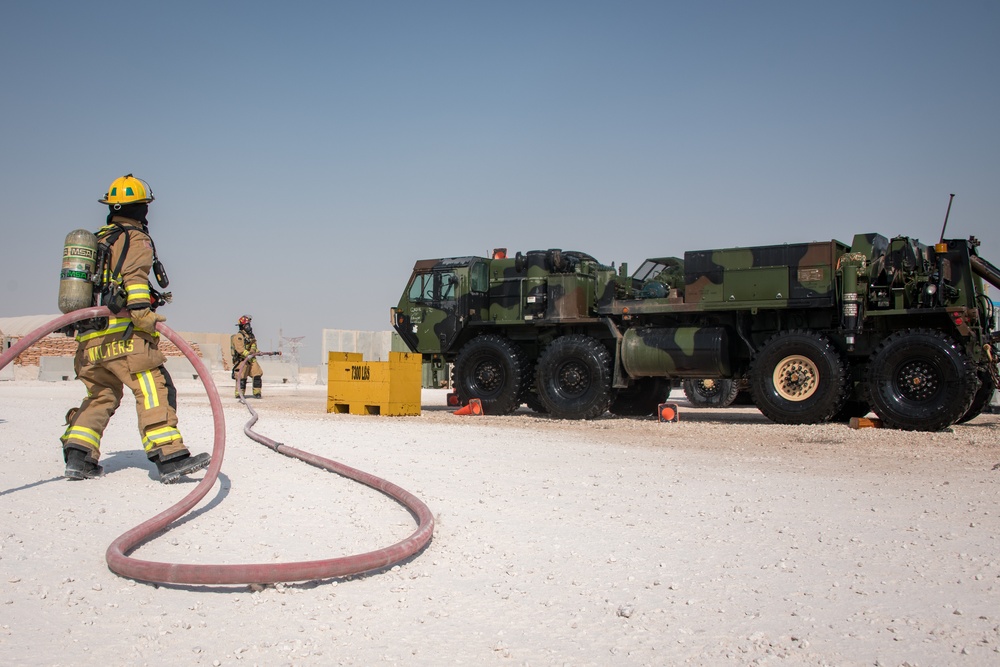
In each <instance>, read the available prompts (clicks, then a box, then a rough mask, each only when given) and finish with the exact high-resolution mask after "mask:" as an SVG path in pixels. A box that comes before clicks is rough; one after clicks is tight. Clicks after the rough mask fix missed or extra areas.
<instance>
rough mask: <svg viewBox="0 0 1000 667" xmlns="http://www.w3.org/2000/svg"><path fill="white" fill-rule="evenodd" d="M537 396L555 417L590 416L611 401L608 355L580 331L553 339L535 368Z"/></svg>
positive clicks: (600, 411) (585, 417)
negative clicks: (579, 332)
mask: <svg viewBox="0 0 1000 667" xmlns="http://www.w3.org/2000/svg"><path fill="white" fill-rule="evenodd" d="M535 378H536V379H535V385H536V388H537V390H538V398H539V399H540V400H541V402H542V404H544V405H545V407H546V408H547V409H548V412H549V415H551V416H552V417H554V418H556V419H593V418H594V417H599V416H600V415H602V414H604V413H605V412H606V411H607V409H608V406H609V405H610V404H611V355H610V354H608V350H607V348H605V347H604V345H602V344H601V343H600V342H599V341H597V340H595V339H594V338H591V337H590V336H584V335H580V334H570V335H567V336H562V337H560V338H556V339H555V340H554V341H552V343H550V344H549V345H548V347H546V348H545V350H544V351H543V352H542V355H541V357H540V358H539V360H538V366H537V367H536V368H535Z"/></svg>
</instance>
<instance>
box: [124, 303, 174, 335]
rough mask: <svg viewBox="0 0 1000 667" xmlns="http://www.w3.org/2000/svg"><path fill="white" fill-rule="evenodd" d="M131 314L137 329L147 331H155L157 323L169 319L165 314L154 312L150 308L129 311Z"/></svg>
mask: <svg viewBox="0 0 1000 667" xmlns="http://www.w3.org/2000/svg"><path fill="white" fill-rule="evenodd" d="M129 315H130V316H131V317H132V324H134V325H135V328H136V330H138V331H145V332H146V333H155V332H156V323H157V322H166V321H167V318H165V317H164V316H163V315H160V314H159V313H154V312H153V311H152V310H150V309H149V308H143V309H141V310H132V311H129Z"/></svg>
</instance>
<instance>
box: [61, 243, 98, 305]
mask: <svg viewBox="0 0 1000 667" xmlns="http://www.w3.org/2000/svg"><path fill="white" fill-rule="evenodd" d="M96 266H97V237H96V236H94V235H93V234H92V233H91V232H88V231H87V230H86V229H77V230H75V231H72V232H70V233H69V234H67V235H66V243H65V244H64V245H63V262H62V272H61V273H60V274H59V310H60V311H62V312H63V313H71V312H73V311H74V310H80V309H81V308H89V307H90V306H91V305H93V296H94V282H93V278H94V270H95V268H96Z"/></svg>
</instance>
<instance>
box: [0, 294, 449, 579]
mask: <svg viewBox="0 0 1000 667" xmlns="http://www.w3.org/2000/svg"><path fill="white" fill-rule="evenodd" d="M109 315H111V312H110V311H109V310H108V309H107V308H105V307H103V306H96V307H93V308H84V309H81V310H76V311H73V312H72V313H69V314H67V315H63V316H62V317H59V318H57V319H55V320H52V321H51V322H49V323H48V324H45V325H43V326H41V327H39V328H38V329H36V330H34V331H32V332H31V333H30V334H28V335H27V336H24V337H23V338H22V339H21V340H20V341H18V342H17V343H16V344H15V345H13V346H11V348H10V349H9V350H7V351H6V352H4V353H3V354H2V355H0V368H3V367H4V366H6V365H7V364H9V363H10V362H11V361H13V360H14V359H15V358H16V357H17V356H18V355H20V354H21V353H22V352H23V351H24V350H26V349H27V348H28V347H30V346H31V345H32V344H33V343H34V342H36V341H37V340H39V339H41V338H42V337H44V336H46V335H48V334H49V333H52V332H53V331H56V330H58V329H61V328H63V327H65V326H67V325H69V324H72V323H74V322H78V321H80V320H84V319H90V318H93V317H108V316H109ZM156 328H157V330H159V332H160V333H161V334H163V335H164V336H166V338H167V339H168V340H170V341H171V342H172V343H174V345H176V346H177V347H178V349H180V351H181V352H182V353H184V356H185V357H187V359H188V361H190V362H191V364H192V365H193V366H194V368H195V371H196V372H197V373H198V377H200V378H201V381H202V384H204V385H205V390H206V391H207V392H208V399H209V403H210V405H211V406H212V419H213V424H214V427H215V436H214V437H215V444H214V447H213V449H212V464H211V465H210V466H209V467H208V471H207V472H206V474H205V478H204V479H203V480H201V482H199V483H198V485H197V486H196V487H195V488H194V489H192V490H191V492H190V493H188V494H187V495H186V496H184V497H183V498H182V499H181V500H180V501H178V502H177V503H176V504H175V505H173V506H171V507H169V508H167V509H166V510H164V511H163V512H160V513H159V514H157V515H156V516H154V517H153V518H151V519H149V520H147V521H145V522H143V523H141V524H139V525H138V526H136V527H135V528H133V529H131V530H129V531H128V532H126V533H125V534H123V535H122V536H121V537H119V538H118V539H116V540H115V541H114V542H112V543H111V545H110V546H109V547H108V550H107V553H106V558H107V561H108V567H109V568H110V569H111V571H112V572H115V573H116V574H119V575H121V576H123V577H130V578H132V579H138V580H141V581H149V582H155V583H170V584H272V583H277V582H289V581H311V580H315V579H328V578H331V577H346V576H349V575H353V574H361V573H362V572H370V571H372V570H377V569H380V568H386V567H389V566H391V565H393V564H395V563H398V562H400V561H402V560H405V559H407V558H409V557H410V556H413V555H415V554H417V553H418V552H420V551H421V550H422V549H423V548H424V547H425V546H426V545H427V544H428V542H430V539H431V536H432V535H433V533H434V517H433V515H432V514H431V512H430V509H428V507H427V506H426V505H425V504H424V503H423V502H422V501H421V500H420V499H418V498H417V497H416V496H414V495H413V494H411V493H410V492H408V491H406V490H405V489H402V488H400V487H398V486H396V485H395V484H392V483H391V482H387V481H386V480H384V479H381V478H379V477H376V476H375V475H371V474H369V473H366V472H363V471H360V470H356V469H354V468H351V467H349V466H346V465H344V464H342V463H338V462H336V461H333V460H330V459H327V458H323V457H321V456H317V455H315V454H310V453H309V452H304V451H301V450H298V449H295V448H293V447H287V446H285V445H283V444H281V443H278V442H274V441H273V440H270V439H268V438H265V437H263V436H260V435H257V434H256V433H253V431H252V430H250V427H251V426H253V424H254V423H256V421H257V413H256V412H254V410H253V409H252V408H249V406H247V407H248V408H249V409H250V412H251V413H252V415H253V417H252V418H251V420H250V421H249V422H247V425H246V426H245V427H244V429H243V431H244V433H246V434H247V436H249V437H250V438H252V439H253V440H256V441H257V442H259V443H261V444H263V445H266V446H267V447H270V448H271V449H273V450H274V451H276V452H278V453H281V454H284V455H285V456H290V457H292V458H297V459H299V460H301V461H305V462H306V463H309V464H310V465H313V466H316V467H317V468H322V469H324V470H329V471H330V472H335V473H337V474H339V475H341V476H343V477H347V478H349V479H353V480H355V481H357V482H360V483H362V484H364V485H366V486H369V487H371V488H373V489H376V490H378V491H381V492H382V493H384V494H385V495H387V496H389V497H390V498H393V499H394V500H396V501H398V502H399V503H400V504H401V505H403V506H404V507H406V508H407V509H408V510H409V511H410V512H411V513H412V514H413V516H414V518H415V519H416V520H417V524H418V525H417V529H416V531H414V532H413V533H412V534H411V535H410V536H409V537H407V538H406V539H404V540H402V541H401V542H397V543H396V544H393V545H391V546H388V547H385V548H383V549H377V550H375V551H369V552H367V553H362V554H357V555H353V556H342V557H340V558H329V559H325V560H313V561H299V562H293V563H247V564H238V565H225V564H188V563H160V562H155V561H145V560H138V559H135V558H131V557H129V556H127V555H126V554H127V553H128V552H129V551H130V550H131V549H133V548H134V547H135V546H136V545H137V544H140V543H142V542H144V541H146V540H148V539H150V537H152V536H153V535H155V534H156V533H158V532H159V531H161V530H163V529H164V528H166V527H167V526H168V525H170V524H171V523H173V522H174V521H176V520H177V519H178V518H180V517H181V516H183V515H184V514H186V513H187V512H189V511H191V509H192V508H193V507H194V506H195V505H197V504H198V502H199V501H200V500H201V499H202V498H203V497H204V496H205V494H206V493H208V490H209V489H211V488H212V487H213V486H214V485H215V480H216V478H217V477H218V476H219V471H220V470H221V468H222V459H223V454H224V452H225V448H226V426H225V420H224V418H223V412H222V402H221V400H220V399H219V392H218V390H217V389H216V387H215V384H214V383H213V382H212V381H211V375H210V373H209V370H208V368H207V367H206V366H205V364H204V362H203V361H202V360H201V358H200V357H199V356H198V355H197V354H196V353H195V351H194V349H193V348H192V347H191V346H190V345H188V343H187V342H186V341H185V340H184V339H183V338H181V337H180V336H179V335H178V334H177V333H176V332H174V331H173V330H172V329H170V327H168V326H166V325H164V324H163V323H159V324H157V325H156Z"/></svg>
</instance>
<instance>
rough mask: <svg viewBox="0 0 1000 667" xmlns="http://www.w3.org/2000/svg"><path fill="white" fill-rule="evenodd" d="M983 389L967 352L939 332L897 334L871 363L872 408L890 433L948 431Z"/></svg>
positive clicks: (880, 348) (879, 348) (869, 390)
mask: <svg viewBox="0 0 1000 667" xmlns="http://www.w3.org/2000/svg"><path fill="white" fill-rule="evenodd" d="M978 387H979V384H978V382H977V380H976V369H975V367H974V366H973V365H972V364H971V363H970V362H969V359H968V357H966V355H965V352H963V351H962V349H961V348H960V347H959V346H958V344H957V343H955V341H954V340H953V339H952V338H951V337H950V336H948V335H946V334H945V333H943V332H941V331H936V330H934V329H908V330H903V331H897V332H896V333H894V334H892V335H890V336H888V337H887V338H886V339H885V340H883V341H882V342H881V343H879V345H878V347H876V348H875V352H874V353H873V354H872V358H871V361H870V362H869V364H868V396H869V400H870V402H871V404H872V409H873V410H874V411H875V414H877V415H878V416H879V417H881V419H882V422H883V423H884V424H885V425H886V426H889V427H890V428H898V429H902V430H905V431H940V430H941V429H943V428H947V427H948V426H951V425H952V424H954V423H955V422H957V421H958V420H959V419H961V418H962V416H964V415H965V414H966V412H968V410H969V406H970V405H971V404H972V399H973V395H974V394H975V392H976V389H977V388H978Z"/></svg>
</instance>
